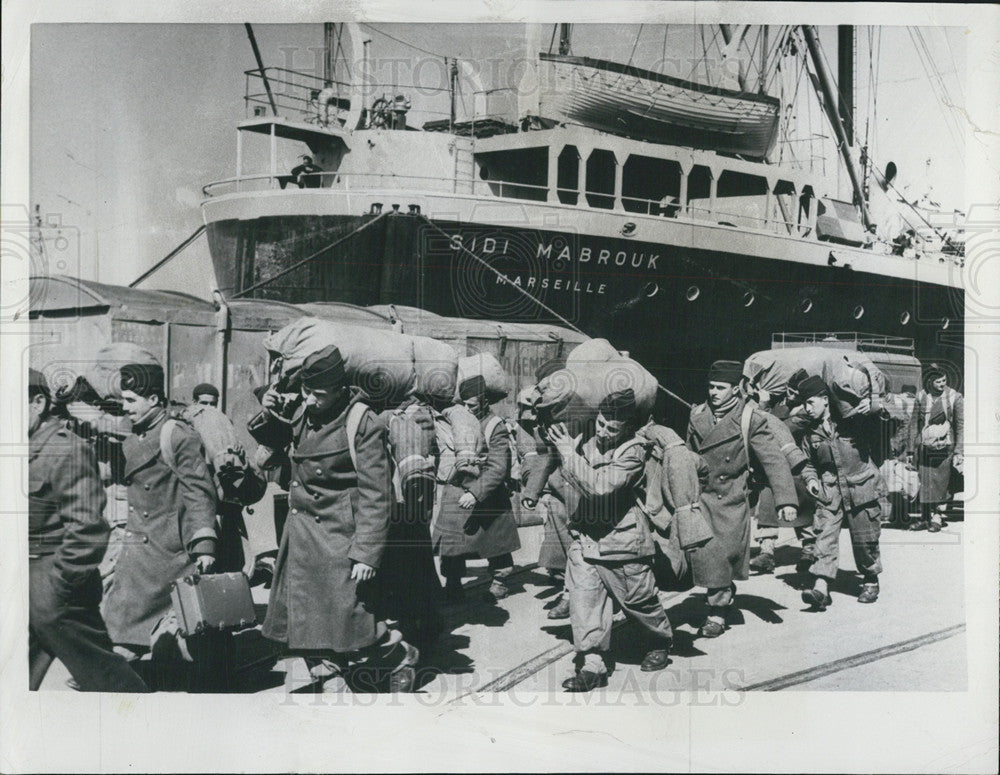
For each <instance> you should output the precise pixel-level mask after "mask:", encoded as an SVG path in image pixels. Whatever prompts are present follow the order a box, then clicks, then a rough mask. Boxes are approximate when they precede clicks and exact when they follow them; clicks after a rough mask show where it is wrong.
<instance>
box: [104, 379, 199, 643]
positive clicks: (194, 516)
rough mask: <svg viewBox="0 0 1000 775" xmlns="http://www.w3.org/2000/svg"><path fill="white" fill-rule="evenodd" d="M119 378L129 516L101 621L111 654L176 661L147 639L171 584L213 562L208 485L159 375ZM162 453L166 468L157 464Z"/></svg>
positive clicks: (165, 609)
mask: <svg viewBox="0 0 1000 775" xmlns="http://www.w3.org/2000/svg"><path fill="white" fill-rule="evenodd" d="M120 373H121V388H122V404H123V407H124V409H125V412H126V414H128V415H129V417H130V419H131V420H132V436H130V437H129V438H128V439H126V441H125V443H124V445H123V451H124V455H125V472H124V475H125V478H124V484H125V486H126V487H128V504H129V511H128V522H127V524H126V531H125V540H124V546H123V548H122V553H121V556H120V558H119V560H118V565H117V568H116V570H115V576H114V580H113V581H112V583H111V588H110V590H109V591H108V596H107V598H106V599H105V604H104V618H105V620H106V621H107V623H108V632H110V634H111V639H112V640H113V641H114V642H115V645H116V647H117V648H116V650H117V651H119V653H122V654H124V655H126V656H127V657H129V658H131V659H137V658H139V657H140V656H141V655H143V654H144V653H146V652H148V651H150V649H153V651H154V656H156V657H160V656H162V657H167V656H168V655H169V656H170V657H174V658H176V657H178V656H180V655H179V653H178V648H177V646H175V645H174V644H178V645H179V646H181V647H183V646H184V645H186V644H182V643H180V642H179V641H178V640H177V639H176V637H162V638H161V637H157V638H156V639H155V641H154V639H153V633H154V630H155V631H156V632H157V634H158V635H159V634H160V633H164V632H165V630H164V627H163V624H164V622H165V621H168V620H169V619H171V618H172V617H171V614H172V606H171V600H170V589H171V584H172V583H173V582H174V581H176V580H177V579H179V578H181V577H184V576H190V575H192V574H195V573H196V572H200V573H206V572H208V571H209V570H210V569H211V568H212V566H213V564H214V562H215V545H216V538H217V536H216V528H215V510H216V492H215V483H214V482H213V481H212V477H211V475H210V474H209V471H208V467H207V465H206V463H205V453H204V449H203V447H202V443H201V440H200V439H199V437H198V434H197V433H196V432H195V430H194V429H193V428H192V427H191V426H190V425H188V424H187V423H183V422H178V421H176V420H171V419H169V418H168V416H167V410H166V395H165V389H164V374H163V368H162V367H161V366H159V365H154V364H126V365H125V366H122V367H121V370H120ZM167 423H169V425H168V424H167ZM164 435H166V438H165V439H164V438H162V437H163V436H164ZM165 445H166V446H168V448H169V450H170V452H171V453H172V457H173V460H172V461H168V460H166V459H164V455H163V448H164V446H165ZM166 633H167V634H168V635H169V636H173V635H174V633H173V632H171V631H170V630H169V629H168V630H166ZM199 645H201V644H199ZM154 646H155V648H154ZM192 656H193V655H192ZM158 661H164V660H158Z"/></svg>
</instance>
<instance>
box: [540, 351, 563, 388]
mask: <svg viewBox="0 0 1000 775" xmlns="http://www.w3.org/2000/svg"><path fill="white" fill-rule="evenodd" d="M565 368H566V356H564V355H560V356H559V357H557V358H550V359H549V360H547V361H545V363H543V364H542V365H541V366H539V367H538V368H537V369H535V382H541V381H542V380H543V379H545V378H546V377H549V376H551V375H553V374H555V373H556V372H557V371H559V370H560V369H565Z"/></svg>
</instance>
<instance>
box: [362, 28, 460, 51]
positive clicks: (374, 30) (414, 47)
mask: <svg viewBox="0 0 1000 775" xmlns="http://www.w3.org/2000/svg"><path fill="white" fill-rule="evenodd" d="M359 26H361V27H364V28H365V29H366V30H371V31H372V32H376V33H378V34H379V35H382V36H384V37H386V38H389V40H394V41H396V42H397V43H401V44H403V45H404V46H407V47H409V48H412V49H414V50H415V51H419V52H421V53H422V54H430V55H431V56H433V57H443V56H445V55H444V54H442V53H440V52H438V51H428V50H427V49H426V48H420V46H417V45H414V44H413V43H408V42H407V41H405V40H402V39H400V38H396V37H393V36H392V35H390V34H389V33H388V32H382V30H380V29H378V28H377V27H373V26H371V25H370V24H360V25H359Z"/></svg>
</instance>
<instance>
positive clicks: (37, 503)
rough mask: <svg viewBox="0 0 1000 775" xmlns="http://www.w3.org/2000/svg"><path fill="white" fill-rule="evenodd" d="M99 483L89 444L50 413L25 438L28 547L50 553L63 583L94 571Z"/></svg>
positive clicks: (99, 545) (102, 544)
mask: <svg viewBox="0 0 1000 775" xmlns="http://www.w3.org/2000/svg"><path fill="white" fill-rule="evenodd" d="M105 500H106V499H105V494H104V488H103V487H102V486H101V482H100V477H99V475H98V470H97V458H96V457H95V455H94V451H93V448H92V447H91V446H90V445H89V444H87V443H86V442H84V441H83V440H82V439H80V438H79V437H77V436H76V434H74V433H73V432H72V431H70V430H69V429H68V428H67V427H66V425H65V423H64V422H63V421H61V420H60V419H58V418H56V417H49V418H47V419H45V420H43V421H42V423H41V424H40V425H39V426H38V428H36V429H35V432H34V433H32V434H31V437H30V438H29V439H28V552H29V553H30V554H31V555H32V556H44V555H50V554H55V555H56V559H55V570H56V572H57V574H58V575H59V576H60V578H61V579H62V581H63V583H65V584H66V585H67V586H72V585H75V584H79V583H82V582H83V580H84V579H85V578H86V577H87V575H88V574H90V573H91V572H93V571H95V570H96V569H97V566H98V565H99V564H100V562H101V558H102V557H103V556H104V552H105V550H106V549H107V547H108V534H109V532H110V528H109V527H108V524H107V522H105V520H104V518H103V512H104V504H105Z"/></svg>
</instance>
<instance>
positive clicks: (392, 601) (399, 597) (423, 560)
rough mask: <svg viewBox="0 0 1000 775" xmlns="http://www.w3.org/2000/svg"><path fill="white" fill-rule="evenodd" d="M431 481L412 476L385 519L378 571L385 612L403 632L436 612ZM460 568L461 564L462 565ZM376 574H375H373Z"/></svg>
mask: <svg viewBox="0 0 1000 775" xmlns="http://www.w3.org/2000/svg"><path fill="white" fill-rule="evenodd" d="M433 507H434V481H433V480H427V479H413V480H411V481H409V482H407V485H406V487H405V488H404V490H403V503H402V504H397V505H396V507H395V508H394V510H393V514H392V518H391V520H390V523H389V537H388V540H387V542H386V551H385V557H384V558H383V560H382V568H381V572H380V574H379V577H380V578H381V585H382V598H383V601H384V605H385V607H386V615H387V616H388V617H389V618H391V619H395V620H398V621H400V622H401V624H402V626H403V630H404V634H405V635H406V636H407V637H411V636H412V635H413V633H411V632H407V629H408V627H409V625H410V624H411V623H413V622H415V621H420V620H423V621H425V622H426V621H429V620H432V619H434V618H436V617H437V615H438V603H439V602H440V597H441V582H440V581H438V576H437V570H435V568H434V550H433V547H432V544H431V531H430V522H431V512H432V510H433ZM463 570H464V568H463ZM377 578H378V577H377Z"/></svg>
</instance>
